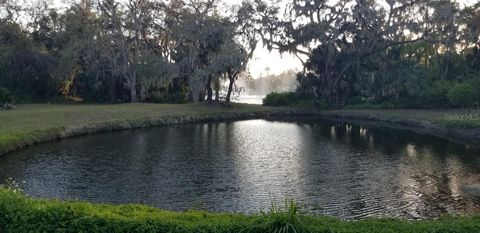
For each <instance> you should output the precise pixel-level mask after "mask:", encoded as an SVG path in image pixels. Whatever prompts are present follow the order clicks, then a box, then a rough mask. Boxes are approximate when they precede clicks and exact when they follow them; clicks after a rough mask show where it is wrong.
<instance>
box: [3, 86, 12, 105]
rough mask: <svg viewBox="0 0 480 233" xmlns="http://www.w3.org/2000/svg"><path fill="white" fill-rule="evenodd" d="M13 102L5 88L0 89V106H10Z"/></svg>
mask: <svg viewBox="0 0 480 233" xmlns="http://www.w3.org/2000/svg"><path fill="white" fill-rule="evenodd" d="M12 102H13V97H12V94H10V91H8V90H7V89H6V88H3V87H0V105H2V106H3V105H4V104H11V103H12Z"/></svg>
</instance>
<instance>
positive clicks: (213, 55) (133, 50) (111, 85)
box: [0, 0, 257, 103]
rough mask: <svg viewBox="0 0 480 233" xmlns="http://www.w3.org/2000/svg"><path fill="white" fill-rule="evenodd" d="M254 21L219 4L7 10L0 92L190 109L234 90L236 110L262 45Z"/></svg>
mask: <svg viewBox="0 0 480 233" xmlns="http://www.w3.org/2000/svg"><path fill="white" fill-rule="evenodd" d="M219 12H222V14H220V13H219ZM223 12H225V13H223ZM255 12H256V11H255V10H254V9H253V6H252V5H251V4H250V3H247V2H245V3H244V4H239V5H237V6H235V7H233V8H231V9H227V10H225V9H220V2H219V1H216V0H204V1H189V0H173V1H154V0H126V1H118V0H99V1H93V0H79V1H72V3H70V5H67V6H66V7H64V8H55V7H52V5H51V4H48V1H45V0H36V1H30V0H29V1H27V0H7V1H0V87H1V88H2V89H0V93H4V94H5V93H7V94H8V95H10V96H12V97H13V99H15V100H16V101H17V102H38V101H55V100H63V99H72V100H80V101H82V100H83V101H87V102H138V101H152V102H176V103H182V102H188V101H205V100H212V99H213V98H216V99H219V98H221V97H220V96H219V92H220V88H221V87H223V86H225V85H222V83H223V82H226V83H227V86H228V87H229V88H227V90H226V92H227V95H226V96H225V95H224V100H227V101H229V98H230V95H231V93H232V92H233V91H234V86H235V85H234V84H233V83H234V82H235V80H236V79H237V76H238V75H239V74H240V73H241V72H242V71H243V70H244V69H245V66H246V63H247V61H248V59H249V58H250V57H251V54H252V52H253V49H254V48H255V46H256V43H257V38H256V35H257V34H256V31H257V29H256V28H255V26H256V25H255V23H254V21H253V18H252V17H253V15H254V14H255ZM227 13H228V14H227ZM5 95H6V94H5Z"/></svg>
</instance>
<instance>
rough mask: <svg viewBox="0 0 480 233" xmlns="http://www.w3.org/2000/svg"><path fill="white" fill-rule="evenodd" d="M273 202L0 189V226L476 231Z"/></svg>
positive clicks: (454, 224)
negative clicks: (69, 198) (112, 198)
mask: <svg viewBox="0 0 480 233" xmlns="http://www.w3.org/2000/svg"><path fill="white" fill-rule="evenodd" d="M287 204H288V205H287V206H286V207H285V208H279V207H276V206H273V207H272V209H271V210H270V211H269V212H266V213H264V214H262V215H252V216H244V215H241V214H212V213H206V212H199V211H188V212H184V213H174V212H168V211H161V210H158V209H154V208H150V207H147V206H141V205H128V206H114V205H106V204H102V205H100V204H96V205H95V204H89V203H85V202H60V201H48V200H35V199H31V198H28V197H25V196H24V195H23V194H21V193H20V192H18V191H15V190H13V189H8V188H7V189H5V188H3V189H2V188H0V213H2V214H1V215H0V231H1V232H5V233H9V232H129V233H131V232H183V233H188V232H192V233H193V232H195V233H198V232H210V233H223V232H225V233H227V232H228V233H233V232H249V233H257V232H258V233H260V232H261V233H270V232H272V233H273V232H286V233H288V232H297V233H301V232H311V233H313V232H351V233H354V232H358V233H360V232H417V233H421V232H429V233H432V232H450V233H456V232H458V233H469V232H479V231H480V224H479V222H480V219H479V217H463V218H442V219H440V220H432V221H415V222H407V221H402V220H389V219H378V220H364V221H356V222H355V221H354V222H344V221H338V220H334V219H332V218H326V217H309V216H305V215H302V214H301V213H300V212H299V210H298V207H297V205H296V204H295V203H293V202H289V203H287Z"/></svg>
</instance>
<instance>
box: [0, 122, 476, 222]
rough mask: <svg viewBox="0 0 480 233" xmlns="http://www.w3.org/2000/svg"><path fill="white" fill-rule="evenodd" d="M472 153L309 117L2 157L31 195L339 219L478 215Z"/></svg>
mask: <svg viewBox="0 0 480 233" xmlns="http://www.w3.org/2000/svg"><path fill="white" fill-rule="evenodd" d="M479 156H480V152H479V150H478V149H475V148H471V147H469V146H466V145H461V144H456V143H452V142H448V141H446V140H444V139H440V138H436V137H433V136H428V135H421V134H417V133H414V132H411V131H407V130H394V129H390V128H371V127H368V126H362V125H352V124H346V123H340V122H331V121H325V120H319V119H315V118H298V119H291V120H289V119H283V120H244V121H235V122H222V123H202V124H187V125H177V126H168V127H158V128H150V129H139V130H130V131H121V132H113V133H105V134H96V135H89V136H83V137H77V138H71V139H66V140H62V141H58V142H51V143H45V144H40V145H37V146H34V147H30V148H27V149H24V150H21V151H18V152H16V153H12V154H8V155H5V156H2V157H0V180H5V179H7V178H13V179H14V180H15V181H17V182H18V183H19V184H20V186H21V187H22V188H23V189H24V190H25V192H26V193H27V194H28V195H30V196H33V197H45V198H56V199H79V200H87V201H92V202H106V203H144V204H147V205H151V206H155V207H159V208H162V209H167V210H175V211H183V210H187V209H202V210H209V211H214V212H243V213H258V212H259V210H260V209H263V210H268V208H269V207H270V205H271V203H272V202H274V201H275V202H277V203H282V202H283V201H284V200H286V199H294V200H296V201H298V202H299V203H300V205H301V206H302V207H303V209H304V211H305V212H307V213H310V214H326V215H330V216H334V217H338V218H341V219H362V218H366V217H384V216H387V217H399V218H408V219H416V218H435V217H439V216H441V215H444V214H472V213H478V212H480V199H479V198H477V197H473V196H469V195H466V194H465V193H464V191H463V187H464V186H465V185H468V184H474V183H480V157H479Z"/></svg>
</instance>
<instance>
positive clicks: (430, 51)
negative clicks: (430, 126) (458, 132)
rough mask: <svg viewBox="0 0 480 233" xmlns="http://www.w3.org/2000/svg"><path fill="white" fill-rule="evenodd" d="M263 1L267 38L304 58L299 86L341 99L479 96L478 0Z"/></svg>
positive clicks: (464, 102) (439, 102) (456, 102)
mask: <svg viewBox="0 0 480 233" xmlns="http://www.w3.org/2000/svg"><path fill="white" fill-rule="evenodd" d="M258 4H259V5H263V6H264V8H265V9H266V10H264V11H263V13H261V14H260V13H259V14H258V15H257V20H258V21H259V22H263V23H264V25H268V26H265V27H263V29H261V31H262V33H261V35H262V38H263V40H264V43H266V44H267V45H268V46H269V48H271V49H278V50H280V51H281V52H289V53H294V54H295V55H297V56H298V57H299V58H302V59H303V63H304V71H303V72H301V73H300V74H298V80H299V82H300V86H299V88H298V92H299V93H302V94H304V95H309V96H311V98H315V99H324V100H326V101H328V103H329V104H330V105H332V106H336V107H342V106H346V105H361V104H373V105H375V104H385V103H386V104H385V105H391V106H394V107H422V108H424V107H450V106H468V105H471V104H473V103H474V102H476V101H477V100H478V97H479V96H478V92H476V93H474V91H472V88H471V82H472V80H474V79H478V78H479V76H480V3H477V4H476V5H473V6H463V5H460V4H459V3H457V2H456V1H453V0H438V1H426V0H401V1H392V0H381V1H373V0H340V1H326V0H319V1H309V0H299V1H289V4H288V5H287V7H286V10H285V11H284V10H282V7H281V6H277V5H274V4H270V5H268V4H265V3H258ZM283 12H285V13H283ZM274 18H277V19H278V20H271V19H274ZM452 88H454V89H453V90H452Z"/></svg>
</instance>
